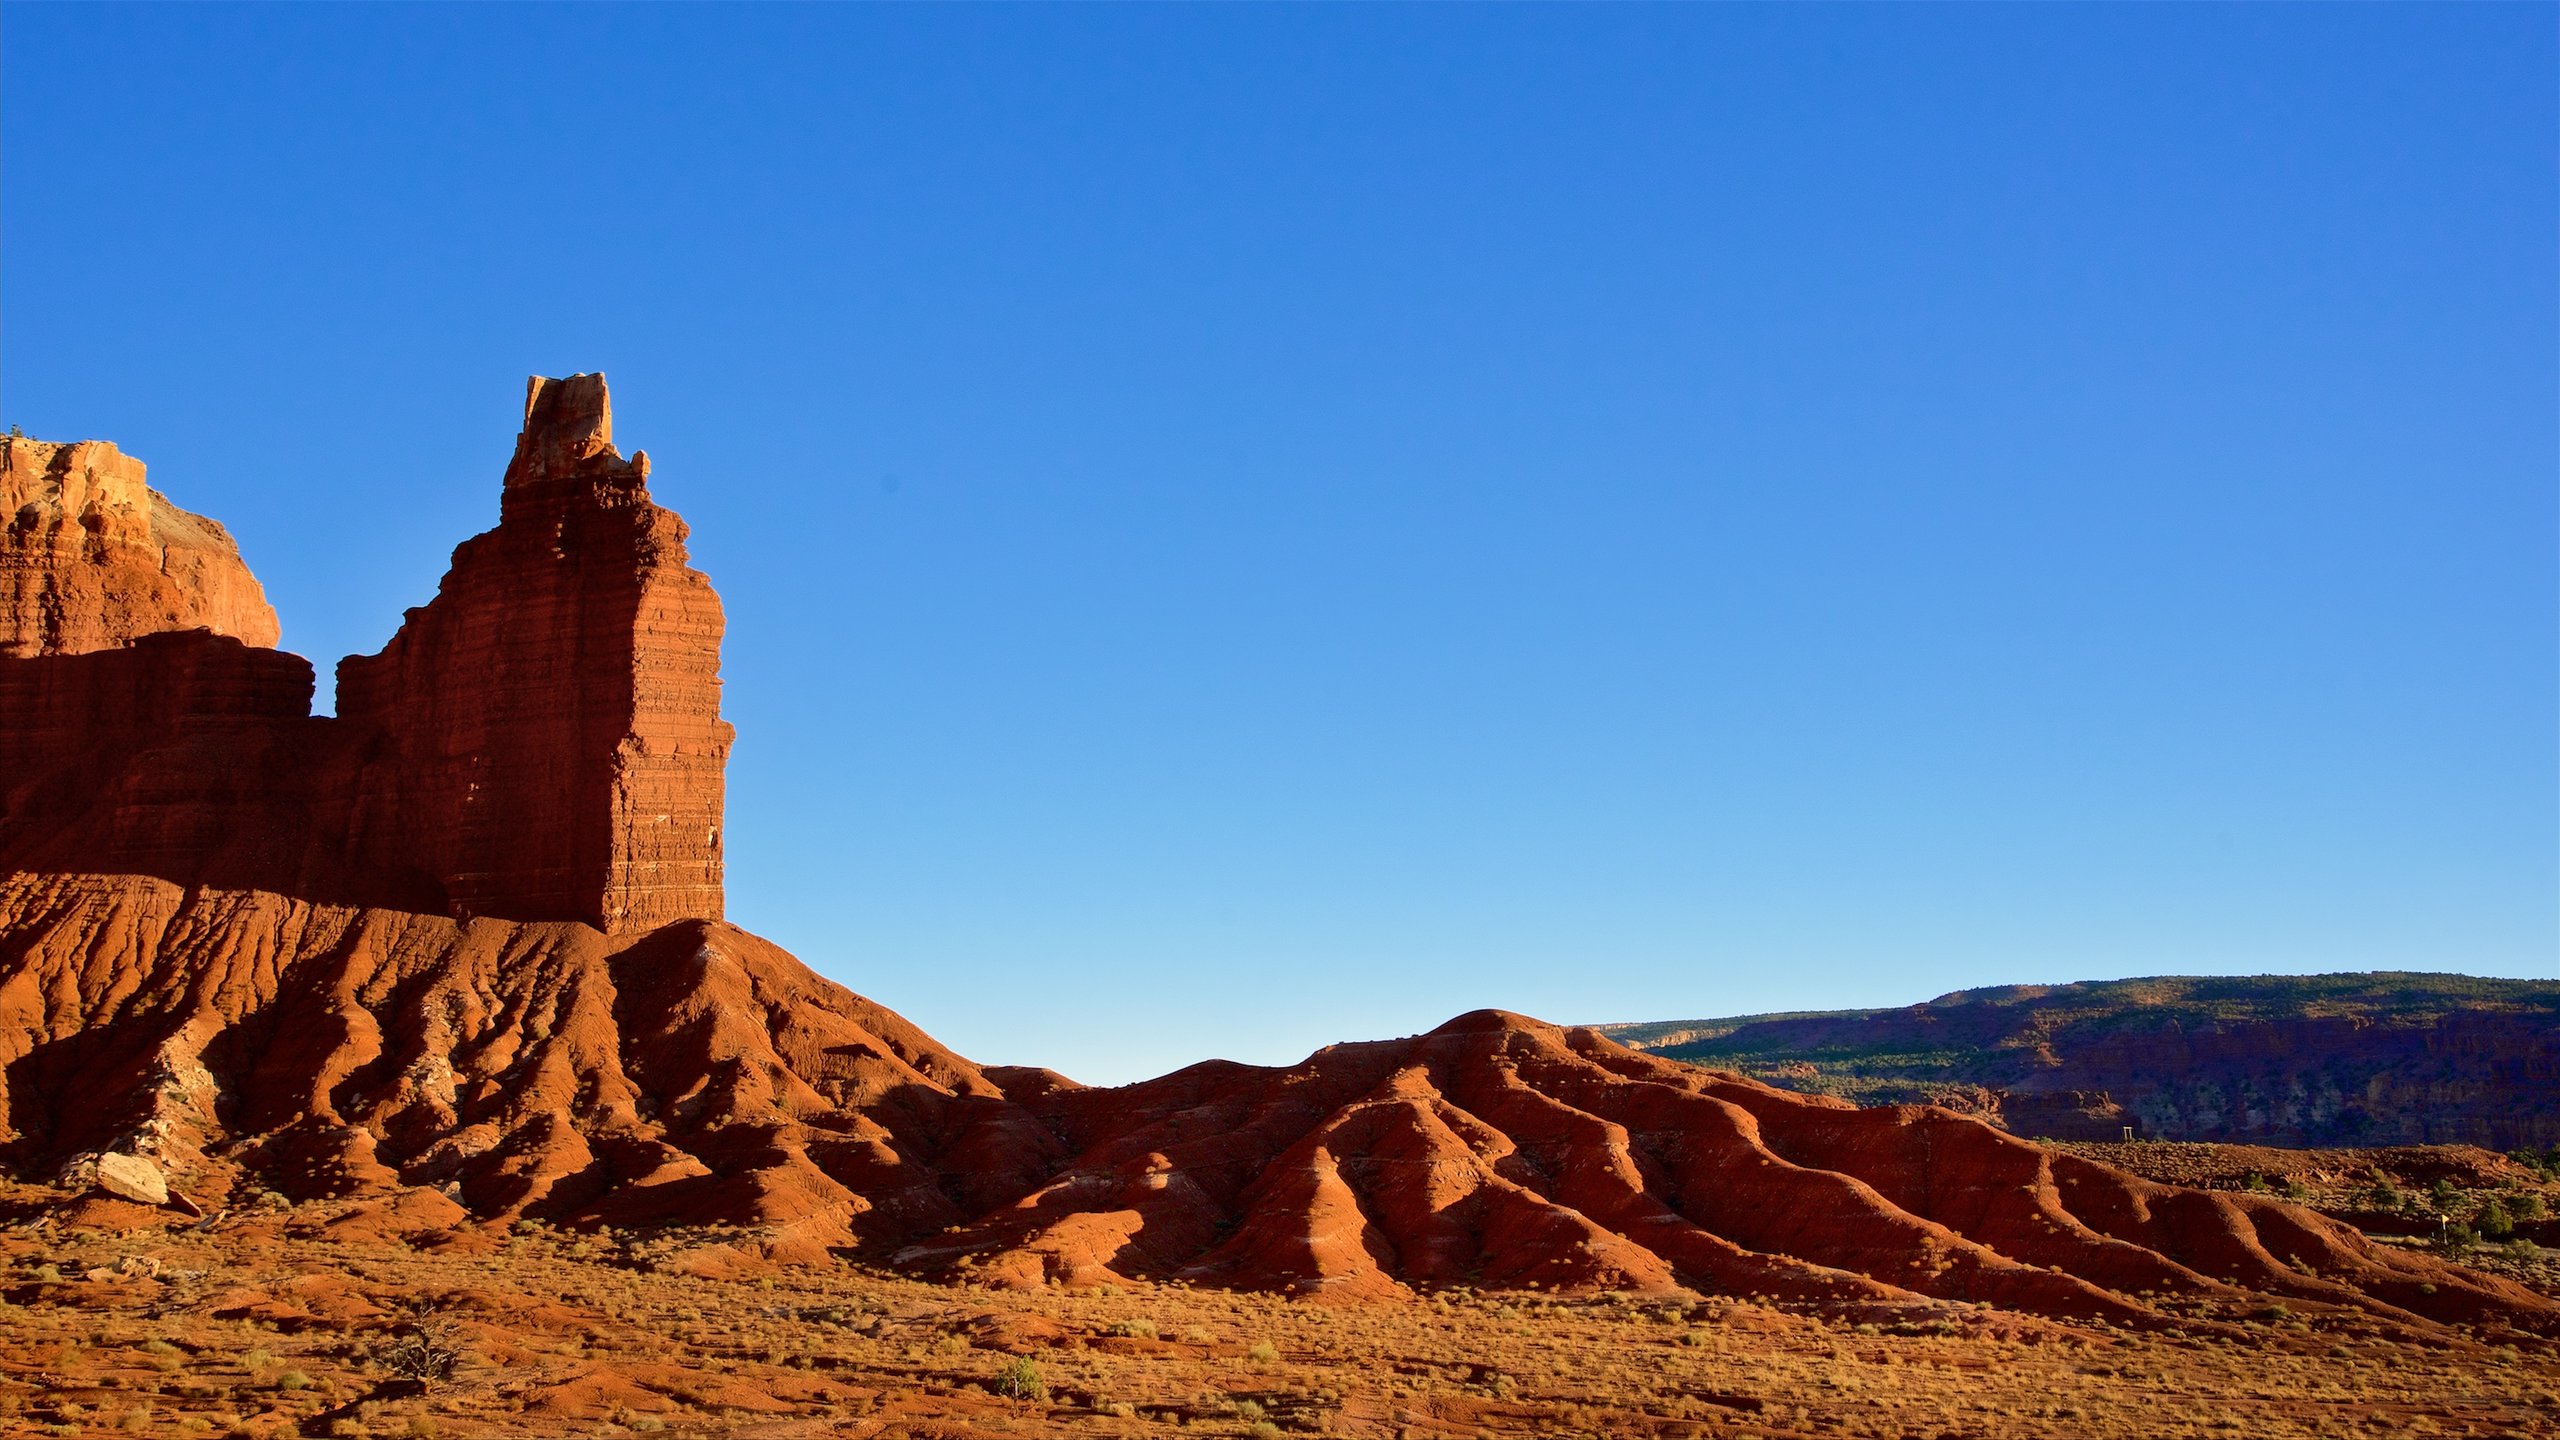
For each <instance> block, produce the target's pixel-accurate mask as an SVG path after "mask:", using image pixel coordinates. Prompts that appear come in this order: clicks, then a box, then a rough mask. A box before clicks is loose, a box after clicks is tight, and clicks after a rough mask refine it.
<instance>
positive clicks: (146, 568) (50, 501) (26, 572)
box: [0, 435, 277, 656]
mask: <svg viewBox="0 0 2560 1440" xmlns="http://www.w3.org/2000/svg"><path fill="white" fill-rule="evenodd" d="M0 523H5V524H6V526H7V529H6V530H5V531H0V656H33V655H77V654H81V653H84V652H87V651H92V650H112V649H114V648H115V647H117V646H119V645H123V644H125V643H126V642H128V641H131V640H133V639H135V638H137V637H139V636H143V635H151V634H157V633H159V632H161V631H164V630H189V629H196V628H203V629H208V630H212V631H214V632H215V633H217V634H221V635H228V636H230V637H232V638H233V639H236V640H240V641H244V642H246V643H248V644H251V645H261V646H272V645H274V644H275V643H276V637H277V629H276V612H275V611H274V610H273V609H271V608H269V606H268V605H267V597H266V592H264V591H262V590H260V589H259V588H258V582H257V581H256V580H255V579H253V578H251V576H250V574H249V567H248V566H246V565H244V564H242V563H241V561H240V551H239V547H238V546H236V545H234V544H233V543H232V540H231V536H230V534H229V533H228V532H227V531H225V530H224V529H223V528H222V527H221V526H220V525H217V524H215V523H214V522H212V521H210V520H207V519H205V518H204V517H203V516H201V515H190V514H188V513H187V512H186V511H184V510H181V509H179V508H178V507H177V506H175V505H172V504H170V503H169V501H168V498H167V497H166V496H163V495H162V494H160V492H158V491H156V490H154V489H152V488H151V487H150V486H149V485H147V484H145V483H144V482H143V466H142V462H141V461H139V460H136V459H134V458H133V457H131V456H129V455H126V454H124V453H122V452H120V451H118V450H117V449H116V447H115V446H113V445H110V444H108V443H107V442H105V441H103V440H83V441H81V442H79V443H78V444H73V445H56V444H50V443H47V442H45V441H42V440H29V439H26V438H25V437H23V436H17V435H12V436H8V437H6V438H0Z"/></svg>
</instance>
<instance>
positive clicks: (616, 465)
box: [0, 375, 730, 931]
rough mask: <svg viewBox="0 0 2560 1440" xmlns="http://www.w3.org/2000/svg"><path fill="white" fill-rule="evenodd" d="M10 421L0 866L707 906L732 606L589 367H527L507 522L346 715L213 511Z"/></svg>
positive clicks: (111, 454) (299, 891) (677, 912)
mask: <svg viewBox="0 0 2560 1440" xmlns="http://www.w3.org/2000/svg"><path fill="white" fill-rule="evenodd" d="M9 446H10V448H9V450H8V452H7V469H6V471H5V473H6V476H7V477H8V478H7V483H8V484H9V486H10V487H11V489H10V491H9V495H10V496H11V497H12V498H13V499H14V498H15V497H17V496H19V495H20V494H27V495H34V496H36V498H35V499H32V500H29V501H28V502H27V508H25V509H23V510H21V511H20V512H19V514H20V520H21V522H22V523H21V524H20V525H19V526H18V528H16V529H13V530H12V531H11V532H10V535H11V540H10V546H11V547H12V548H9V549H7V550H5V551H0V567H5V566H6V565H11V564H14V565H16V567H17V568H15V569H6V568H0V577H5V578H6V581H7V583H8V584H9V585H11V586H12V587H14V588H12V589H11V590H10V591H9V592H8V595H7V597H5V598H7V600H8V602H9V603H10V604H11V605H12V606H14V607H15V608H14V609H12V611H11V612H10V623H11V625H13V626H14V627H16V628H15V629H13V630H12V631H10V632H8V634H11V635H16V636H17V637H18V639H17V640H16V641H15V642H14V643H15V644H16V645H17V647H18V651H19V652H20V653H17V654H15V655H10V656H7V657H5V658H0V866H5V867H7V868H9V869H15V870H53V871H82V870H85V871H125V872H131V873H137V874H144V875H152V876H157V877H160V878H163V879H167V880H172V881H176V882H178V883H181V884H199V883H202V884H218V885H228V886H237V887H243V888H254V889H261V890H268V891H273V892H277V893H281V894H291V895H301V896H306V897H311V898H318V899H328V900H340V901H350V902H358V903H366V904H376V905H389V906H397V907H402V908H410V909H418V910H426V911H441V912H446V913H451V914H458V915H492V916H503V917H506V918H510V919H520V920H535V919H544V920H550V919H556V920H576V921H583V922H585V923H587V924H590V925H593V926H596V927H598V928H599V929H605V930H614V931H621V930H647V929H650V928H653V927H656V926H658V925H662V924H665V923H667V922H668V921H671V920H675V919H680V918H687V917H705V918H717V917H718V916H719V915H720V913H721V908H722V866H721V843H720V820H721V807H722V802H723V780H722V777H723V775H724V772H725V767H726V764H727V757H728V748H729V742H730V730H729V727H728V726H727V725H726V724H724V723H723V722H722V721H721V719H720V680H719V664H720V637H721V626H722V621H721V613H720V602H719V599H718V597H717V596H715V595H714V594H713V593H712V591H711V586H710V582H709V581H707V580H706V579H704V578H703V576H702V575H701V574H699V573H698V572H696V571H694V570H693V569H691V568H690V567H688V566H687V564H686V563H685V561H686V556H685V549H684V539H685V527H684V522H683V521H682V520H680V519H678V518H677V517H676V516H675V515H674V513H673V512H671V511H668V510H666V509H663V508H661V507H659V506H657V505H655V504H653V503H651V501H650V499H649V492H648V489H647V485H646V481H647V477H648V469H649V466H648V458H647V457H646V456H645V455H634V456H633V457H632V458H631V459H630V460H628V461H625V460H623V459H622V458H621V456H620V455H619V454H618V453H617V452H616V451H615V450H614V448H613V438H612V411H611V402H610V399H609V397H608V395H607V393H606V390H605V384H604V377H603V376H601V375H579V376H572V377H570V378H569V379H566V380H546V379H541V378H536V379H535V380H533V381H531V382H530V383H529V385H528V387H527V396H526V404H525V423H524V429H523V431H522V433H521V434H520V435H519V436H518V437H517V443H516V454H515V458H514V461H513V462H512V463H511V464H510V465H509V467H508V469H507V474H506V479H505V486H504V489H503V492H502V496H501V501H500V520H499V524H498V526H497V528H496V529H494V530H491V531H489V532H487V533H486V534H483V535H479V536H476V537H474V538H472V539H470V540H468V541H465V542H464V543H463V544H462V545H461V546H460V547H459V548H457V549H456V550H455V552H454V559H453V566H452V568H451V570H450V571H449V572H448V573H447V574H446V576H445V579H444V582H443V585H442V587H441V588H440V590H439V593H438V594H437V596H436V598H435V599H434V600H433V601H432V602H430V603H429V604H427V605H426V606H424V607H421V608H419V609H416V610H412V611H410V612H409V614H408V617H407V619H406V621H405V622H404V623H403V625H402V626H401V628H400V630H399V633H398V634H396V635H395V636H394V637H393V638H392V640H391V643H390V644H389V645H387V646H385V647H384V649H383V650H382V652H381V653H380V654H377V655H372V656H357V657H351V658H349V659H348V660H346V661H344V662H342V663H341V665H340V666H339V676H338V687H339V692H338V710H339V713H338V716H337V718H335V719H329V718H315V717H313V716H312V715H311V713H310V702H311V696H312V673H311V666H310V664H309V662H307V661H305V660H303V659H302V658H301V657H299V656H295V655H287V654H284V653H282V652H279V651H276V650H273V649H271V648H266V647H268V646H270V645H272V643H273V641H274V639H275V634H276V627H275V621H274V616H273V613H272V612H271V611H268V610H267V609H266V608H265V602H264V600H263V599H261V598H259V597H258V591H257V584H256V582H255V581H254V580H252V579H250V578H249V576H248V571H247V569H246V567H245V566H242V565H241V564H240V562H239V559H238V556H237V554H236V553H235V552H233V551H232V549H231V548H230V542H229V539H228V537H227V536H224V535H223V534H222V531H221V529H220V527H219V526H215V525H213V524H212V522H210V521H205V520H200V519H198V518H196V517H192V516H187V515H186V514H185V512H183V511H179V510H177V509H175V507H172V506H170V505H169V504H168V502H167V501H165V500H163V499H161V498H160V497H159V496H158V495H156V494H152V493H151V492H149V491H147V490H145V489H143V488H142V484H141V476H142V468H141V466H140V465H139V464H138V463H136V462H133V461H130V460H128V459H126V458H125V457H123V456H121V455H119V454H117V453H116V451H115V449H114V447H112V446H108V445H103V444H100V443H97V442H83V443H82V444H79V445H52V446H48V445H41V444H38V443H36V442H28V441H23V440H12V441H10V442H9ZM30 516H32V517H33V518H32V519H30V518H28V517H30ZM65 517H68V518H65ZM84 536H85V537H87V538H86V539H80V538H79V537H84ZM138 536H159V537H161V538H160V540H159V541H158V542H156V543H157V549H156V550H155V549H151V548H149V547H147V546H145V545H144V544H143V542H142V541H141V540H139V539H137V538H136V537H138ZM189 537H193V538H192V539H190V538H189ZM207 537H210V538H209V539H208V538H207ZM217 540H218V541H219V544H218V545H216V544H214V543H212V542H213V541H217ZM182 542H183V543H182ZM154 556H156V557H157V558H156V559H153V558H152V557H154ZM153 565H157V566H159V567H161V568H158V569H153V568H151V566H153ZM243 596H245V597H246V599H245V600H244V599H243V598H242V597H243ZM250 602H254V606H252V605H251V603H250ZM5 638H6V637H5V636H0V639H5Z"/></svg>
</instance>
